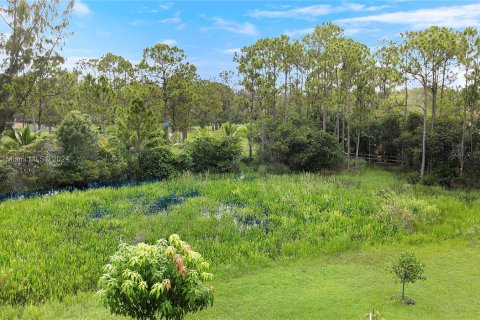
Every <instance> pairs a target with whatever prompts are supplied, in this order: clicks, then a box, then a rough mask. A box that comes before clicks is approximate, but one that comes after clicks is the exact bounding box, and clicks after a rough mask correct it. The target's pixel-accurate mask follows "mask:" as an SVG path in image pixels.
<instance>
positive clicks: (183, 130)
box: [182, 127, 188, 142]
mask: <svg viewBox="0 0 480 320" xmlns="http://www.w3.org/2000/svg"><path fill="white" fill-rule="evenodd" d="M187 138H188V128H187V127H185V128H183V129H182V141H183V142H185V141H187Z"/></svg>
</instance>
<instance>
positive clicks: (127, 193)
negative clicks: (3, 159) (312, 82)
mask: <svg viewBox="0 0 480 320" xmlns="http://www.w3.org/2000/svg"><path fill="white" fill-rule="evenodd" d="M172 233H177V234H179V235H180V236H181V237H182V238H184V239H186V240H188V241H189V242H190V243H191V245H192V246H193V248H195V250H197V251H199V252H201V253H202V254H203V255H204V257H205V258H206V259H207V260H209V261H211V262H212V263H213V264H214V265H216V266H221V265H228V264H256V263H261V262H263V261H268V260H271V259H277V258H280V257H301V256H304V255H307V254H312V253H322V252H324V253H328V252H335V251H340V250H345V249H348V248H352V247H353V246H356V245H358V244H361V243H379V242H392V241H401V242H407V243H418V242H428V241H436V240H441V239H447V238H453V237H475V238H480V193H479V192H477V191H470V192H467V191H448V190H444V189H441V188H437V187H425V186H412V185H408V184H406V183H405V181H404V180H402V179H401V178H400V177H399V176H397V175H394V174H392V173H387V172H384V171H379V170H367V171H366V172H363V173H359V174H340V175H331V176H321V175H314V174H299V175H279V176H262V175H258V174H252V175H247V176H240V175H236V176H233V175H226V176H221V175H199V176H184V177H181V178H179V179H175V180H169V181H164V182H155V183H148V184H144V185H140V186H133V187H123V188H119V189H113V188H105V189H97V190H90V191H84V192H80V191H75V192H72V193H69V192H65V193H60V194H57V195H52V196H45V197H38V198H33V199H24V200H8V201H5V202H3V203H0V301H1V302H3V303H11V304H23V303H31V302H43V301H47V300H58V299H62V298H63V297H65V296H66V295H68V294H72V293H76V292H78V291H88V290H94V289H95V288H96V285H97V280H98V277H99V276H100V274H101V268H102V266H103V265H104V264H105V263H106V261H107V258H108V257H109V256H110V255H111V254H112V253H113V252H114V251H116V249H117V246H118V244H119V243H120V242H127V243H138V242H148V243H154V242H155V241H156V240H157V239H159V238H165V237H167V236H168V235H170V234H172Z"/></svg>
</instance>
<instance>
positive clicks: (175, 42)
mask: <svg viewBox="0 0 480 320" xmlns="http://www.w3.org/2000/svg"><path fill="white" fill-rule="evenodd" d="M160 42H161V43H163V44H166V45H169V46H176V45H177V41H176V40H174V39H165V40H162V41H160Z"/></svg>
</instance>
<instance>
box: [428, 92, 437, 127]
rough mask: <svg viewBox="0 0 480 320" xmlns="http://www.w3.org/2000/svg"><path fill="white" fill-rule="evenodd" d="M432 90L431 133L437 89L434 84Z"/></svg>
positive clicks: (433, 124)
mask: <svg viewBox="0 0 480 320" xmlns="http://www.w3.org/2000/svg"><path fill="white" fill-rule="evenodd" d="M433 87H434V88H433V89H432V123H431V128H430V130H431V133H433V129H434V127H435V116H436V113H437V88H436V87H435V84H434V85H433Z"/></svg>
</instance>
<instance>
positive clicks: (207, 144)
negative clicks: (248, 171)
mask: <svg viewBox="0 0 480 320" xmlns="http://www.w3.org/2000/svg"><path fill="white" fill-rule="evenodd" d="M241 153H242V148H241V146H240V140H239V139H238V138H233V137H232V138H221V139H216V138H213V137H200V138H197V139H195V140H194V141H192V142H190V144H189V146H188V154H189V155H190V158H191V159H192V170H193V171H194V172H203V171H211V172H219V173H223V172H232V171H237V170H238V165H239V163H238V162H239V160H240V155H241Z"/></svg>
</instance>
